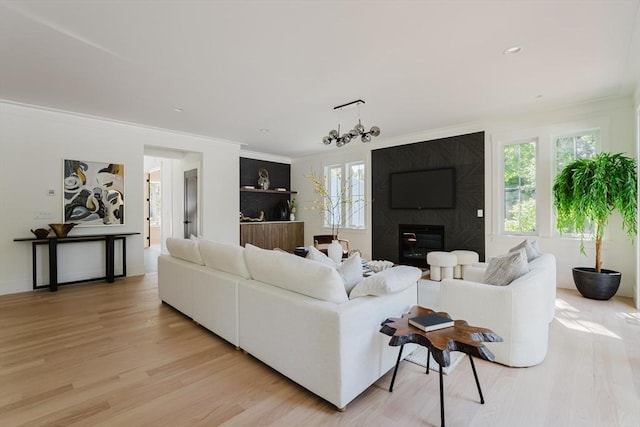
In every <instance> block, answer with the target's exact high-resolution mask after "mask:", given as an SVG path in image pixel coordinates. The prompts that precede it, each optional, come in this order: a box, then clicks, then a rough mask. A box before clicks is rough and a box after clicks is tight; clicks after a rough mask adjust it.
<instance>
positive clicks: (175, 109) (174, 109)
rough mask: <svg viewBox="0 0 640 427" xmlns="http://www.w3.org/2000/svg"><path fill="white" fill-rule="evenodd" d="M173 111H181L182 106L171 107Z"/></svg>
mask: <svg viewBox="0 0 640 427" xmlns="http://www.w3.org/2000/svg"><path fill="white" fill-rule="evenodd" d="M173 111H175V112H176V113H182V112H183V111H184V108H182V107H173Z"/></svg>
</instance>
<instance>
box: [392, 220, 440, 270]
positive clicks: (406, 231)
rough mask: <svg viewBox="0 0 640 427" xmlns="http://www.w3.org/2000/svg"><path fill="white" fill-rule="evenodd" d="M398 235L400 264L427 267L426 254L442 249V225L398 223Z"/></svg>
mask: <svg viewBox="0 0 640 427" xmlns="http://www.w3.org/2000/svg"><path fill="white" fill-rule="evenodd" d="M398 235H399V237H400V240H399V242H398V247H399V249H400V251H399V254H398V259H399V260H400V264H404V265H413V266H416V267H422V268H429V264H427V254H428V253H429V252H433V251H442V250H444V226H442V225H423V224H400V225H399V230H398Z"/></svg>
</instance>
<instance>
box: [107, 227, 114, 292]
mask: <svg viewBox="0 0 640 427" xmlns="http://www.w3.org/2000/svg"><path fill="white" fill-rule="evenodd" d="M114 240H115V239H114V238H113V236H107V237H106V239H105V246H106V247H105V264H106V265H105V270H106V276H107V282H108V283H113V282H114V281H115V277H114V276H115V267H114V265H113V264H114V258H115V254H114V252H115V244H114Z"/></svg>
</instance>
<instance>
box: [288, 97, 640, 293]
mask: <svg viewBox="0 0 640 427" xmlns="http://www.w3.org/2000/svg"><path fill="white" fill-rule="evenodd" d="M589 123H599V124H604V125H603V129H602V134H601V137H602V139H603V141H605V147H604V148H605V149H606V150H609V151H613V152H625V153H626V154H627V155H629V156H636V155H637V154H636V153H637V148H636V142H635V141H636V136H635V109H634V102H633V98H632V97H625V98H619V99H612V100H604V101H599V102H592V103H585V104H581V105H576V106H571V107H566V108H561V109H555V110H553V111H544V112H539V113H536V114H528V115H523V116H504V117H498V118H493V119H489V120H484V121H482V122H476V123H469V124H464V125H459V126H453V127H450V128H445V129H436V130H432V131H425V132H422V133H420V134H415V135H408V136H404V137H401V138H395V139H384V131H385V130H384V129H382V134H381V136H380V137H379V138H377V139H375V138H374V139H373V141H372V142H371V143H369V144H362V143H360V142H353V143H351V144H349V145H348V146H346V147H343V148H335V146H333V145H332V146H331V147H327V148H326V150H327V151H326V154H324V155H320V156H314V157H310V158H303V159H295V160H293V162H292V186H293V188H296V189H297V190H298V200H299V203H298V205H299V206H301V207H303V206H305V204H306V205H308V204H309V201H311V200H313V199H314V194H313V187H312V186H311V185H310V183H309V180H308V179H305V178H304V175H306V174H308V173H309V172H310V171H314V172H316V173H317V174H322V171H323V167H324V166H326V165H330V164H333V163H345V162H350V161H355V160H365V162H366V163H365V164H366V167H367V172H370V170H371V162H370V157H371V156H370V150H372V149H377V148H384V147H390V146H396V145H402V144H408V143H413V142H419V141H428V140H432V139H437V138H443V137H448V136H454V135H461V134H466V133H471V132H479V131H484V132H485V137H486V142H485V171H486V173H485V194H486V200H485V221H486V222H485V225H486V227H485V229H486V244H485V250H486V255H487V257H489V256H492V255H497V254H500V253H504V252H506V251H507V250H508V249H509V248H511V247H513V246H515V245H516V244H518V243H519V242H520V241H522V239H523V237H519V236H503V235H500V233H499V222H498V221H497V219H496V218H497V214H496V212H497V211H498V209H497V208H498V203H499V195H497V194H496V191H495V188H497V184H496V183H495V182H496V179H499V177H496V176H495V175H494V174H493V173H492V171H495V170H497V168H498V161H497V157H498V154H497V153H498V150H497V145H498V142H499V141H500V140H502V139H503V138H505V137H510V136H517V135H527V136H531V134H532V133H536V135H538V136H539V137H540V138H541V141H542V140H543V139H545V140H546V141H550V140H551V137H552V136H553V135H557V134H558V132H560V131H561V130H566V129H571V128H572V127H574V128H575V130H580V126H581V125H582V124H589ZM547 147H548V144H547ZM540 154H541V158H545V159H547V160H545V162H546V164H543V165H542V171H541V173H540V174H539V175H538V178H539V179H538V184H539V185H542V184H544V185H545V186H546V187H547V188H549V186H550V183H551V181H552V172H551V164H550V163H549V162H550V160H549V159H550V156H548V154H550V153H548V152H542V153H540ZM367 181H368V186H369V188H368V189H367V192H368V199H369V200H370V195H371V189H370V180H367ZM538 204H539V209H540V210H539V212H541V215H540V223H539V226H540V227H539V228H540V234H539V236H536V237H533V239H537V240H539V243H540V247H541V248H542V249H543V250H545V251H548V252H551V253H553V254H555V256H556V259H557V263H558V283H557V285H558V286H559V287H563V288H574V285H573V280H572V278H571V268H572V267H575V266H591V264H593V263H594V261H593V245H592V244H590V243H587V245H586V246H587V254H588V255H589V257H587V258H585V257H584V256H583V255H581V254H580V251H579V246H580V242H579V240H570V239H560V238H557V237H556V236H555V235H554V234H553V232H552V230H553V228H554V226H555V223H554V221H553V214H552V211H553V209H552V200H551V198H550V193H549V192H547V195H546V196H544V197H541V198H540V199H539V200H538ZM372 206H375V203H374V204H370V205H369V206H368V211H367V215H368V218H369V224H368V227H367V231H366V232H360V233H354V234H349V233H347V232H341V236H343V237H345V238H348V239H349V240H350V241H352V242H355V245H354V244H353V243H352V245H351V246H352V247H357V248H359V249H361V251H362V252H363V254H364V255H365V256H366V257H368V258H370V256H371V235H370V233H371V231H370V230H371V227H370V218H371V207H372ZM299 212H300V219H301V220H304V221H305V240H306V242H305V244H310V239H311V237H310V236H311V235H313V234H320V232H321V231H325V230H322V228H321V223H320V216H319V215H318V214H317V212H310V211H305V210H304V209H300V210H299ZM461 249H463V248H461ZM636 253H637V252H636V248H635V247H634V245H633V244H632V243H631V242H630V241H629V239H628V238H627V237H626V234H625V233H623V232H622V231H621V229H620V219H619V217H618V216H614V217H613V218H612V220H611V223H610V227H609V228H608V233H607V236H606V242H605V247H604V249H603V257H604V267H605V268H609V269H613V270H618V271H621V272H622V274H623V276H622V277H623V278H622V283H621V286H620V290H619V291H618V295H622V296H629V297H630V296H632V295H633V293H634V291H635V289H634V284H635V282H636V274H637V273H636V265H637V263H638V260H637V256H636Z"/></svg>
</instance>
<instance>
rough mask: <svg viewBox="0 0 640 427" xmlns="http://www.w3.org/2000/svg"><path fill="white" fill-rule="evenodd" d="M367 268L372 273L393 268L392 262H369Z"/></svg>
mask: <svg viewBox="0 0 640 427" xmlns="http://www.w3.org/2000/svg"><path fill="white" fill-rule="evenodd" d="M367 266H368V267H369V268H370V269H371V270H372V271H373V272H374V273H379V272H381V271H382V270H386V269H387V268H391V267H393V262H391V261H369V262H368V263H367Z"/></svg>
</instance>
